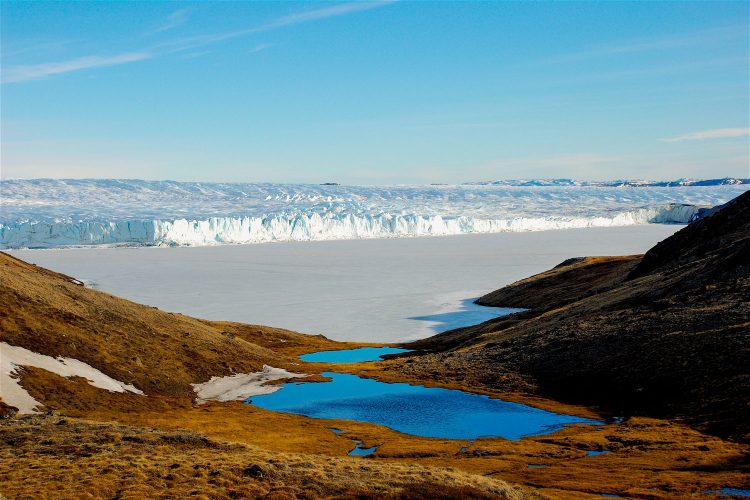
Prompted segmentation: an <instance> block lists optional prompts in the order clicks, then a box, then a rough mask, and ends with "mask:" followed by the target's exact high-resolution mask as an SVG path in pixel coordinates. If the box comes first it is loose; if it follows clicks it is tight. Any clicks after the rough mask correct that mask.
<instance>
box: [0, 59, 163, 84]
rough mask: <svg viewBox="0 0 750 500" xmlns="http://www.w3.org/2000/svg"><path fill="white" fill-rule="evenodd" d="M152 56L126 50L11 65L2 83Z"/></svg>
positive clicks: (129, 61)
mask: <svg viewBox="0 0 750 500" xmlns="http://www.w3.org/2000/svg"><path fill="white" fill-rule="evenodd" d="M152 57H154V55H153V54H151V53H148V52H128V53H125V54H118V55H114V56H88V57H79V58H77V59H70V60H67V61H59V62H50V63H42V64H30V65H25V66H13V67H10V68H8V69H6V70H5V71H4V72H3V83H14V82H26V81H29V80H38V79H40V78H44V77H48V76H53V75H61V74H63V73H70V72H72V71H79V70H82V69H89V68H102V67H106V66H116V65H119V64H127V63H132V62H136V61H143V60H145V59H151V58H152Z"/></svg>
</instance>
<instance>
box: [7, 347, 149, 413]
mask: <svg viewBox="0 0 750 500" xmlns="http://www.w3.org/2000/svg"><path fill="white" fill-rule="evenodd" d="M23 366H33V367H35V368H42V369H44V370H47V371H50V372H52V373H56V374H57V375H60V376H62V377H66V378H69V377H83V378H85V379H86V380H87V381H88V383H89V384H91V385H93V386H94V387H98V388H100V389H106V390H108V391H112V392H125V391H128V392H132V393H135V394H141V395H142V394H143V391H141V390H140V389H136V388H135V387H134V386H132V385H130V384H125V383H123V382H120V381H119V380H115V379H113V378H112V377H110V376H108V375H105V374H104V373H102V372H100V371H99V370H97V369H96V368H94V367H93V366H90V365H87V364H86V363H84V362H82V361H78V360H77V359H73V358H63V357H59V358H53V357H52V356H46V355H44V354H39V353H36V352H34V351H30V350H28V349H24V348H23V347H18V346H12V345H10V344H8V343H6V342H0V399H2V400H3V401H4V402H5V404H8V405H10V406H15V407H16V408H18V411H19V413H35V408H36V407H37V406H39V405H40V403H39V402H38V401H37V400H35V399H34V398H32V397H31V395H30V394H29V393H28V392H27V391H26V389H24V388H23V387H21V385H20V384H19V380H18V369H19V368H20V367H23Z"/></svg>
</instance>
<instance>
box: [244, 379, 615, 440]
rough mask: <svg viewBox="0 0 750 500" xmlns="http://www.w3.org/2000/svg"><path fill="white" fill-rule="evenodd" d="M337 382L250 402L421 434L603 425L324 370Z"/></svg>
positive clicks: (496, 433) (461, 435) (511, 435)
mask: <svg viewBox="0 0 750 500" xmlns="http://www.w3.org/2000/svg"><path fill="white" fill-rule="evenodd" d="M323 375H324V376H326V377H330V378H331V379H333V380H332V381H331V382H307V383H305V382H294V383H288V384H284V386H283V387H282V388H281V389H280V390H278V391H276V392H274V393H272V394H264V395H262V396H253V397H252V399H251V400H248V401H247V402H249V403H252V404H253V405H255V406H258V407H260V408H265V409H267V410H273V411H280V412H286V413H296V414H300V415H306V416H308V417H313V418H330V419H342V420H356V421H360V422H371V423H373V424H378V425H384V426H386V427H390V428H391V429H394V430H397V431H399V432H403V433H406V434H413V435H416V436H424V437H434V438H448V439H475V438H478V437H503V438H506V439H519V438H521V437H524V436H531V435H537V434H546V433H549V432H552V431H555V430H557V429H560V428H561V427H564V426H566V425H570V424H601V422H597V421H594V420H590V419H585V418H580V417H574V416H570V415H560V414H557V413H551V412H548V411H544V410H540V409H538V408H533V407H531V406H526V405H522V404H518V403H510V402H507V401H502V400H500V399H491V398H489V397H487V396H481V395H477V394H470V393H467V392H462V391H456V390H449V389H438V388H428V387H423V386H415V385H409V384H402V383H397V384H388V383H385V382H379V381H377V380H372V379H365V378H361V377H358V376H356V375H350V374H344V373H331V372H324V373H323Z"/></svg>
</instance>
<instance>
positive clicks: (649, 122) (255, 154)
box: [0, 1, 750, 184]
mask: <svg viewBox="0 0 750 500" xmlns="http://www.w3.org/2000/svg"><path fill="white" fill-rule="evenodd" d="M749 10H750V3H748V2H744V1H742V2H651V3H649V2H634V3H630V2H499V1H498V2H456V3H452V2H416V1H385V2H356V3H338V2H333V3H327V2H325V3H324V2H308V3H298V2H195V3H193V2H166V1H164V2H140V1H133V2H122V3H118V2H52V3H45V2H13V1H3V2H2V3H0V23H1V25H0V28H1V29H2V30H1V35H0V36H1V37H2V38H1V42H2V44H1V50H2V63H1V65H0V70H1V74H0V81H1V82H2V83H0V124H1V129H0V139H1V142H2V150H1V151H0V159H1V160H2V162H1V169H0V176H1V177H2V178H4V179H5V178H36V177H54V178H82V177H86V178H142V179H173V180H184V181H221V182H232V181H237V182H311V183H318V182H340V183H348V184H394V183H438V182H445V183H455V182H465V181H483V180H495V179H520V178H575V179H582V180H611V179H642V178H646V179H653V180H666V179H676V178H685V177H687V178H717V177H725V176H734V177H750V160H749V155H750V151H749V150H750V136H749V135H748V131H749V128H748V127H750V123H749V122H750V116H749V115H750V102H749V98H748V94H749V92H748V88H749V73H750V70H749V50H750V49H749V47H750V39H749V34H748V33H749V31H750V30H749Z"/></svg>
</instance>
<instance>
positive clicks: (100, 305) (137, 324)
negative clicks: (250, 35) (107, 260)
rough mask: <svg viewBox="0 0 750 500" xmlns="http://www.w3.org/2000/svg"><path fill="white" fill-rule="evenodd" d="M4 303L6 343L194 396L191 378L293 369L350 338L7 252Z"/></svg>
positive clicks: (153, 389)
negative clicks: (258, 321)
mask: <svg viewBox="0 0 750 500" xmlns="http://www.w3.org/2000/svg"><path fill="white" fill-rule="evenodd" d="M0 303H2V304H3V307H2V308H0V342H6V343H8V344H10V345H13V346H18V347H23V348H26V349H29V350H31V351H34V352H37V353H40V354H44V355H47V356H53V357H57V356H62V357H69V358H74V359H77V360H79V361H82V362H84V363H87V364H89V365H91V366H93V367H94V368H96V369H98V370H100V371H102V372H104V373H105V374H107V375H109V376H110V377H112V378H114V379H116V380H120V381H122V382H124V383H127V384H133V385H134V386H135V387H136V388H138V389H140V390H142V391H143V392H144V393H146V394H147V395H154V396H167V397H176V398H180V399H183V400H186V401H192V400H193V399H194V397H195V393H194V391H193V388H192V387H191V386H190V384H191V383H200V382H205V381H207V380H209V379H210V378H211V377H212V376H225V375H230V374H232V373H249V372H256V371H259V370H261V369H262V367H263V365H264V364H269V365H272V366H275V367H280V368H289V369H290V371H292V369H293V368H294V366H293V365H292V363H295V362H297V361H298V360H297V359H295V358H294V356H296V354H298V353H299V352H306V351H310V350H316V349H325V348H329V349H330V348H336V347H335V346H343V345H346V344H341V343H337V342H333V341H330V340H327V339H325V338H324V337H322V336H310V335H303V334H300V333H295V332H291V331H288V330H282V329H278V328H270V327H265V326H257V325H244V324H239V323H229V322H213V321H204V320H200V319H196V318H191V317H188V316H184V315H181V314H173V313H168V312H164V311H160V310H158V309H156V308H153V307H149V306H145V305H140V304H135V303H133V302H130V301H128V300H124V299H121V298H118V297H115V296H113V295H110V294H107V293H103V292H100V291H96V290H91V289H88V288H86V287H84V286H83V285H82V284H81V282H80V281H78V280H76V279H73V278H71V277H69V276H65V275H63V274H59V273H55V272H53V271H49V270H47V269H44V268H41V267H37V266H35V265H32V264H28V263H26V262H24V261H21V260H19V259H16V258H14V257H11V256H9V255H7V254H5V253H2V252H0ZM339 348H341V347H339Z"/></svg>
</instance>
